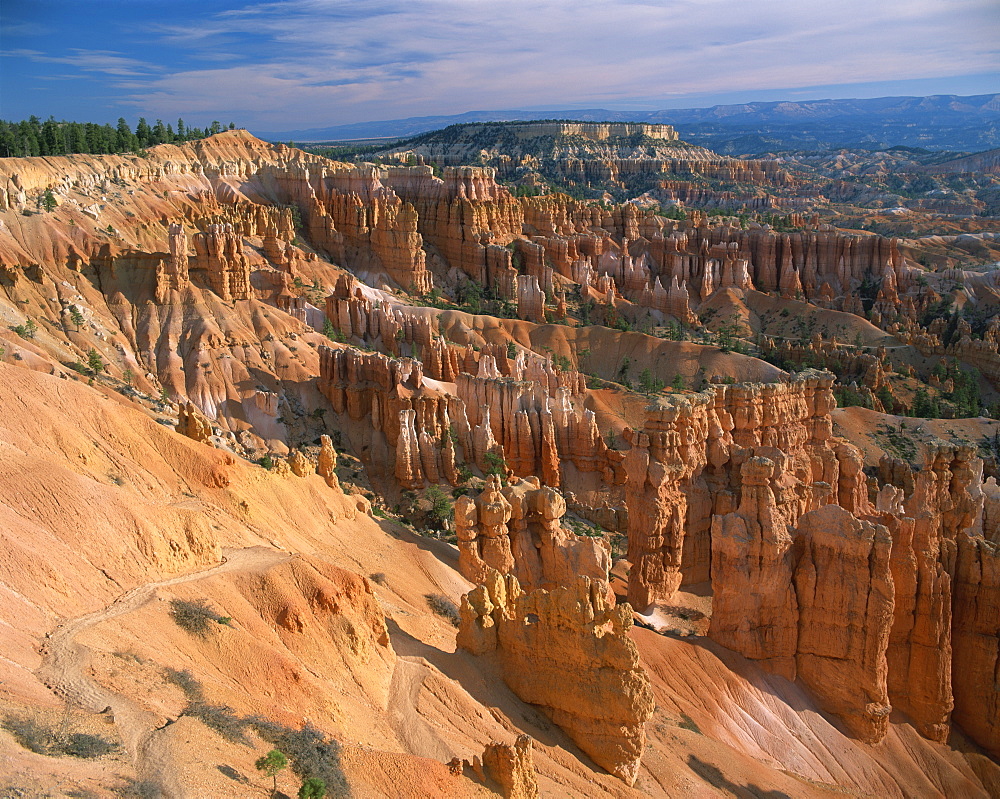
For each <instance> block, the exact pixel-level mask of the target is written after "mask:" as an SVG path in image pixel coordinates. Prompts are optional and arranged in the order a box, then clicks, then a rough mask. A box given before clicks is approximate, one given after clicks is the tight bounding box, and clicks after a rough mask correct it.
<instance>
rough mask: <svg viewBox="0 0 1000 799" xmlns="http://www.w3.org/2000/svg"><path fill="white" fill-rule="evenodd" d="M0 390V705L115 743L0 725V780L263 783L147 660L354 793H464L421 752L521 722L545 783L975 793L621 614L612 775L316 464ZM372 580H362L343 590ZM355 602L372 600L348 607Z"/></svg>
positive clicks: (64, 395) (908, 754)
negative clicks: (181, 623)
mask: <svg viewBox="0 0 1000 799" xmlns="http://www.w3.org/2000/svg"><path fill="white" fill-rule="evenodd" d="M0 383H2V385H3V386H4V390H3V391H2V392H0V481H2V483H0V484H2V485H3V486H4V491H3V493H2V495H0V519H2V524H0V569H2V571H0V627H2V629H3V631H4V635H3V641H4V646H3V652H2V655H3V658H2V659H0V681H2V682H0V711H2V712H4V713H6V712H11V711H13V712H17V713H37V712H39V711H38V710H37V709H38V708H40V707H44V706H48V707H52V708H54V709H55V710H54V712H58V708H59V706H60V700H59V699H58V698H57V697H56V696H55V695H54V694H53V693H52V692H51V691H50V690H49V689H48V688H46V686H45V683H46V682H48V683H51V684H52V685H56V686H61V687H62V690H63V692H64V694H66V695H69V696H70V697H72V698H74V699H75V700H77V701H80V702H82V703H83V704H84V705H85V706H86V707H87V709H88V710H90V711H100V710H103V709H104V708H105V707H107V706H110V707H111V708H112V712H111V714H105V716H101V715H94V716H91V717H90V718H91V719H92V720H93V722H92V723H93V724H102V723H103V721H102V719H106V716H107V715H113V717H114V721H115V727H114V728H110V727H107V725H105V729H107V730H109V732H108V733H107V734H108V735H113V737H114V736H117V737H118V738H119V739H120V740H121V741H122V743H123V744H124V746H125V752H126V753H127V755H128V757H118V758H117V759H116V758H114V757H108V758H107V759H106V760H102V761H99V762H95V763H81V762H78V761H74V760H72V759H68V758H61V759H55V758H43V757H40V756H36V755H30V754H28V753H26V752H25V751H24V750H22V749H20V747H18V746H17V745H16V744H15V743H14V742H13V740H12V739H11V738H10V736H9V735H8V734H6V733H0V786H15V787H16V786H18V785H20V786H22V787H25V786H27V787H30V788H31V789H32V790H36V791H48V792H50V793H52V794H53V795H68V794H67V793H66V792H67V791H70V790H81V789H82V788H84V787H86V788H87V789H88V790H91V791H94V792H96V793H97V795H113V794H114V793H115V792H116V791H119V792H120V790H121V786H122V784H123V782H122V781H123V780H124V779H125V778H127V777H129V776H131V777H148V776H153V777H156V778H158V779H160V781H161V783H162V784H163V785H164V787H167V788H170V789H171V790H170V791H169V795H171V796H189V797H195V796H209V795H210V796H234V797H235V796H246V795H252V794H254V793H255V792H256V791H263V790H264V788H265V785H264V782H263V781H262V780H261V779H260V777H259V775H258V774H257V772H256V771H255V770H254V769H253V760H254V759H255V757H257V756H259V754H261V753H262V752H263V751H266V749H267V748H269V747H268V745H267V744H266V743H264V742H262V741H260V740H259V739H257V738H256V737H255V736H251V737H250V739H249V743H250V744H251V745H250V746H245V745H242V744H238V743H232V742H229V741H227V740H225V739H224V738H222V737H220V736H219V735H218V734H217V733H215V732H213V731H211V730H210V729H209V728H207V727H206V726H205V725H204V724H203V723H202V722H201V721H199V720H197V719H196V718H193V717H191V716H188V715H182V712H183V710H184V708H185V705H186V700H185V697H184V695H183V694H182V693H181V691H180V689H179V688H178V687H177V686H176V685H174V684H172V683H170V682H169V681H168V680H167V679H166V677H165V667H170V668H173V669H186V670H188V671H190V673H191V674H192V676H193V677H194V678H195V679H196V680H198V682H199V683H200V684H201V686H202V687H203V689H204V690H205V692H206V696H208V697H210V700H211V701H212V702H213V703H216V704H224V705H228V706H230V707H231V708H233V711H234V713H236V714H238V715H245V714H250V713H260V714H263V715H265V716H268V717H270V718H273V719H275V720H278V721H280V722H282V723H285V724H289V725H291V726H298V725H301V724H303V723H305V722H306V721H309V722H310V723H313V724H315V725H317V726H318V727H319V728H320V729H322V730H324V731H325V732H327V733H328V734H330V735H332V736H334V737H336V738H337V739H338V740H339V741H340V742H341V743H342V744H343V745H344V754H343V767H344V770H345V774H346V775H347V777H348V780H349V782H350V784H351V786H352V790H353V792H354V795H355V796H359V797H360V796H372V797H374V796H413V797H417V796H482V795H485V793H484V792H486V789H485V788H484V787H483V786H480V785H477V784H476V783H474V782H472V781H471V780H469V779H467V778H464V777H458V776H455V775H454V774H452V773H451V772H450V771H449V770H448V769H447V768H446V766H445V765H444V764H445V762H446V761H448V760H450V759H451V758H452V757H456V756H457V757H461V758H466V759H471V758H472V757H473V756H475V755H478V754H480V753H481V752H482V749H483V747H484V746H485V745H486V744H487V743H488V742H489V741H491V740H503V741H508V742H509V741H512V740H513V739H514V737H515V735H516V734H518V733H519V732H521V731H524V732H527V733H528V734H529V735H531V736H532V737H533V738H534V739H535V741H536V744H535V747H536V752H535V761H536V764H537V766H538V769H539V784H540V786H541V788H542V792H543V795H545V796H553V797H555V796H559V797H562V796H613V797H627V796H638V795H641V794H645V795H652V796H688V795H693V796H725V795H739V796H743V795H754V794H753V792H754V791H778V792H780V793H779V794H776V795H782V794H783V795H787V796H811V795H828V794H829V793H830V791H831V790H838V791H846V792H847V793H848V794H849V795H850V794H854V795H872V794H878V795H887V796H892V795H903V794H902V793H901V792H900V791H899V790H898V788H896V787H895V786H898V785H899V784H902V783H903V782H904V781H906V782H907V783H908V784H912V785H918V786H920V789H921V792H922V795H930V796H933V795H968V796H977V795H983V793H982V791H981V789H980V788H979V782H978V779H977V777H976V774H975V772H973V770H972V766H970V765H968V764H967V763H966V761H965V760H963V758H962V756H960V755H958V754H956V753H955V752H954V751H951V750H947V749H946V748H944V747H940V746H936V745H932V744H929V743H927V742H926V741H923V740H922V739H919V738H917V736H916V735H915V734H914V733H913V731H912V730H911V729H910V728H909V727H908V726H907V725H906V724H905V723H901V724H899V725H897V726H895V727H894V730H893V733H892V735H891V736H890V738H889V739H888V740H887V741H886V743H885V744H883V745H881V746H880V747H874V748H873V747H863V746H859V745H856V744H853V743H852V742H850V741H848V740H847V739H846V738H844V737H843V736H841V735H839V733H837V732H836V729H835V727H834V726H833V725H832V724H831V723H830V721H829V720H828V719H826V718H825V717H823V716H822V715H821V714H820V713H818V712H817V711H816V710H815V708H814V707H813V705H812V704H811V703H810V702H809V700H808V699H807V697H805V695H804V694H803V693H802V692H801V691H800V690H799V689H798V688H797V687H796V686H794V685H789V684H787V683H782V682H781V681H779V680H775V679H774V678H768V677H766V676H763V675H761V674H760V673H757V672H755V671H754V670H753V669H752V668H750V667H749V666H748V665H747V664H746V663H745V662H741V661H740V660H739V659H738V658H735V657H734V656H732V655H730V654H727V653H725V652H724V651H721V650H718V649H713V648H710V647H708V646H706V645H705V643H704V641H703V640H701V639H697V640H695V642H693V643H692V642H691V641H687V640H677V639H671V638H667V637H664V636H661V635H657V634H655V633H652V632H650V631H646V630H640V629H636V630H634V635H635V639H636V641H637V643H638V644H639V646H640V650H641V652H642V656H643V660H644V663H645V665H646V668H647V669H648V670H649V672H650V674H651V676H652V679H653V681H654V687H655V691H656V696H657V705H658V710H657V713H656V716H655V717H654V719H653V721H652V722H651V723H650V725H649V746H648V748H647V752H646V755H645V757H644V759H643V767H642V771H641V773H640V776H639V780H638V782H637V785H636V789H635V790H632V789H628V788H626V787H625V786H624V785H623V784H622V783H620V782H619V781H617V780H615V779H614V778H612V777H611V776H610V775H608V774H604V773H599V772H597V771H596V770H595V768H594V766H593V764H592V763H591V762H590V761H589V760H588V759H587V758H586V757H585V756H584V755H582V754H581V753H580V752H579V750H577V749H576V747H575V746H573V745H572V743H571V742H570V741H569V740H568V739H567V738H566V736H565V735H564V734H563V733H562V732H561V731H560V730H559V729H558V728H556V727H555V726H554V725H552V724H551V723H550V722H548V721H547V720H546V719H545V718H544V716H542V715H541V714H540V713H539V712H538V711H537V710H535V709H534V708H531V707H529V706H526V705H525V704H524V703H522V702H520V701H519V700H518V699H517V698H516V697H515V696H514V695H513V694H512V693H511V692H510V691H509V690H508V689H507V688H506V687H505V686H504V685H503V683H502V681H500V680H499V678H498V676H497V673H496V671H495V668H494V667H493V666H492V665H491V664H490V663H489V662H488V661H487V660H484V659H480V658H475V657H472V656H470V655H468V654H466V653H463V652H456V651H455V631H454V628H453V627H451V626H450V625H449V624H448V623H447V622H446V621H444V620H443V619H441V618H439V617H437V616H434V615H433V614H431V613H430V612H429V611H428V609H427V605H426V601H425V599H424V596H425V595H426V594H429V593H440V594H444V595H445V596H448V597H450V598H451V599H453V600H456V601H457V600H458V598H459V597H460V596H461V594H462V593H463V592H464V591H466V590H468V584H467V583H466V582H465V581H464V580H463V579H462V578H461V577H460V576H459V575H458V573H457V571H456V570H455V550H454V548H452V547H450V546H449V545H446V544H443V543H441V542H437V541H434V540H431V539H425V538H419V537H415V536H413V535H412V534H410V533H408V532H406V531H405V530H403V529H402V528H398V527H396V526H395V525H393V524H390V523H387V522H378V521H377V520H374V519H372V518H370V517H368V516H366V515H364V514H361V513H359V512H358V510H357V503H356V500H353V499H351V498H349V497H346V496H344V495H343V494H341V493H340V492H339V491H335V490H333V489H330V488H329V487H328V486H326V484H325V483H324V482H323V481H322V480H321V479H320V478H319V477H317V476H313V477H309V478H298V477H294V476H287V477H282V476H278V475H276V474H273V473H270V472H267V471H265V470H263V469H261V468H260V467H257V466H254V465H251V464H248V463H246V462H244V461H241V460H239V459H237V458H234V457H233V456H231V455H229V454H227V453H225V452H221V451H219V450H214V449H211V448H209V447H207V446H204V445H200V444H196V443H194V442H191V441H189V440H188V439H185V438H183V437H181V436H179V435H177V434H176V433H174V432H173V431H171V430H170V429H168V428H165V427H164V426H162V425H160V424H157V423H156V422H155V421H153V420H152V419H150V418H149V417H148V416H147V415H145V414H144V413H142V412H140V411H138V410H136V409H134V407H132V406H131V405H130V404H129V403H128V401H126V400H124V399H122V398H120V397H117V395H105V394H103V393H102V392H100V391H98V390H97V389H96V388H90V387H88V386H86V385H85V384H84V383H82V382H78V381H74V380H69V379H62V378H59V377H56V376H52V375H46V374H41V373H38V372H34V371H31V370H28V369H23V368H15V367H12V366H7V365H0ZM223 556H226V557H227V558H228V560H227V562H226V563H225V565H222V566H220V563H221V561H222V558H223ZM343 570H346V571H343ZM351 573H353V574H354V575H361V576H362V577H354V576H352V575H351ZM374 573H381V575H384V577H380V578H379V579H380V583H374V582H370V581H367V580H365V579H363V578H364V576H366V575H370V574H374ZM369 591H370V592H371V593H370V594H368V593H367V592H369ZM324 592H326V593H324ZM358 592H360V593H358ZM318 595H324V596H336V597H342V598H341V599H338V600H337V601H336V602H335V603H334V604H335V605H338V607H340V610H338V611H337V612H332V611H329V609H327V610H325V611H323V612H320V610H318V609H317V605H316V602H315V597H316V596H318ZM363 595H368V596H369V597H370V602H371V607H373V608H377V609H378V610H380V611H381V612H380V613H377V614H376V616H372V615H371V613H370V612H368V611H363V608H364V607H365V604H364V602H361V604H360V605H359V604H358V602H360V601H361V600H362V599H363ZM352 597H353V598H352ZM173 598H186V599H195V598H205V599H206V600H208V601H209V602H210V603H211V605H212V607H214V608H216V609H218V610H219V612H220V613H222V614H224V615H226V616H230V617H232V623H231V625H230V626H226V627H223V626H221V625H220V626H219V627H218V629H217V630H213V632H212V633H211V634H210V635H209V636H207V637H205V638H199V637H196V636H192V635H191V634H189V633H186V632H184V631H183V630H181V629H180V628H179V627H178V626H177V625H176V624H175V623H174V622H173V621H172V620H171V617H170V602H169V600H171V599H173ZM366 601H368V600H366ZM338 603H339V604H338ZM375 603H377V604H375ZM321 604H322V603H321ZM327 605H329V602H328V603H327ZM352 608H354V609H353V610H352ZM358 608H361V610H359V609H358ZM382 614H384V616H385V622H384V625H385V626H384V627H382V626H381V625H382V624H383V622H382V621H381V617H382ZM376 617H377V618H376ZM380 629H381V630H382V631H383V632H381V633H380V632H379V630H380ZM366 630H367V632H366ZM46 636H49V637H48V638H46ZM568 678H570V677H568ZM685 716H686V717H687V718H688V719H690V720H691V722H692V723H688V721H687V720H686V719H685ZM696 729H697V730H698V731H696ZM115 730H116V731H117V732H115ZM981 765H982V764H980V766H981ZM980 770H982V769H980ZM923 775H926V776H923ZM283 780H284V781H283V782H282V783H281V788H282V790H284V791H285V792H286V793H288V794H290V795H291V794H293V793H294V791H295V789H296V787H297V786H296V784H295V781H294V778H293V777H292V776H291V775H288V776H286V777H284V778H283ZM831 784H836V785H839V786H840V787H839V788H836V789H834V788H832V787H831ZM102 786H103V788H102ZM115 786H118V787H117V788H116V787H115ZM102 791H103V794H102ZM60 792H61V793H60ZM109 792H110V793H109ZM910 795H913V794H910Z"/></svg>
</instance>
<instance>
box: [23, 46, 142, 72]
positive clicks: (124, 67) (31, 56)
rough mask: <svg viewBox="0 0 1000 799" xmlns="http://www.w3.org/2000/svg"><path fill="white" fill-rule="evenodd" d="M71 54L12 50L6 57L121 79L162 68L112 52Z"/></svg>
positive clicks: (75, 50)
mask: <svg viewBox="0 0 1000 799" xmlns="http://www.w3.org/2000/svg"><path fill="white" fill-rule="evenodd" d="M70 53H71V54H70V55H61V56H53V55H48V54H46V53H42V52H39V51H37V50H10V51H7V52H5V53H4V55H6V56H8V57H20V58H25V59H27V60H28V61H35V62H39V63H45V64H66V65H68V66H71V67H76V68H77V69H81V70H83V71H85V72H100V73H103V74H105V75H115V76H120V77H126V76H139V75H150V74H152V73H155V72H159V71H161V67H159V66H157V65H155V64H149V63H146V62H144V61H139V60H137V59H135V58H127V57H126V56H123V55H121V54H120V53H116V52H113V51H111V50H81V49H74V50H71V51H70Z"/></svg>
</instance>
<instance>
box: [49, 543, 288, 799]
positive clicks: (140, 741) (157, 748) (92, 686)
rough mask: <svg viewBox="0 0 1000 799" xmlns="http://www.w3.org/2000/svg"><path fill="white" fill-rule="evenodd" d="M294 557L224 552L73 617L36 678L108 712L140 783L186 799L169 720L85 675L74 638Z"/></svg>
mask: <svg viewBox="0 0 1000 799" xmlns="http://www.w3.org/2000/svg"><path fill="white" fill-rule="evenodd" d="M293 557H294V555H293V554H291V553H289V552H284V551H280V550H277V549H271V548H269V547H262V546H257V547H248V548H246V549H235V550H224V551H223V559H222V562H221V563H219V564H217V565H215V566H212V567H210V568H208V569H204V570H202V571H198V572H192V573H191V574H184V575H180V576H178V577H171V578H169V579H166V580H158V581H156V582H151V583H145V584H144V585H140V586H137V587H136V588H133V589H132V590H130V591H128V592H126V593H125V594H122V596H120V597H119V598H118V599H116V600H115V601H114V602H112V603H111V604H110V605H108V606H107V607H105V608H103V609H101V610H97V611H94V612H92V613H88V614H86V615H85V616H80V617H78V618H76V619H69V620H67V621H65V622H63V623H62V624H60V625H59V626H58V627H56V629H55V630H54V631H53V632H52V633H51V634H50V635H49V637H48V639H47V640H46V642H45V645H44V647H43V648H42V658H43V660H42V665H41V666H40V667H39V668H38V670H37V671H36V672H35V674H36V676H37V677H38V678H39V679H40V680H41V681H42V682H43V683H44V684H45V685H47V686H48V687H49V688H51V689H52V690H53V691H55V692H56V693H57V694H59V695H60V696H62V697H64V698H65V699H66V701H67V702H71V703H73V704H76V705H79V706H81V707H83V708H84V709H86V710H89V711H90V712H92V713H102V712H110V713H111V714H112V715H113V718H114V721H115V725H116V726H117V728H118V731H119V734H120V735H121V738H122V741H123V742H124V744H125V747H126V749H127V750H128V752H129V754H130V755H131V756H132V761H133V763H134V765H135V769H136V773H137V774H138V777H139V779H140V780H143V781H148V782H153V783H155V784H156V785H157V786H159V789H160V791H161V795H162V796H164V797H167V798H168V799H184V796H185V792H184V789H183V786H182V785H181V782H180V780H179V779H178V777H177V774H178V769H177V768H175V767H174V765H173V763H172V762H171V757H170V747H169V745H168V744H167V742H166V741H165V740H164V737H165V736H164V735H163V734H162V730H163V729H165V727H166V726H168V725H169V724H170V723H171V722H168V723H167V725H163V726H158V724H159V721H160V717H159V716H157V715H156V714H154V713H151V712H149V711H146V710H143V709H142V708H141V707H140V706H139V704H138V703H136V702H134V701H132V700H131V699H129V698H128V697H126V696H123V695H122V694H118V693H115V692H113V691H109V690H108V689H107V688H104V687H103V686H101V685H99V684H98V683H97V682H95V681H94V680H92V679H91V678H90V677H89V676H88V675H87V666H88V665H89V661H90V650H89V649H87V648H86V647H85V646H83V645H81V644H78V643H77V642H76V638H77V636H78V635H80V634H81V633H83V632H85V631H87V630H89V629H90V628H91V627H95V626H96V625H98V624H102V623H104V622H106V621H109V620H111V619H115V618H118V617H119V616H124V615H125V614H126V613H131V612H132V611H135V610H138V609H139V608H141V607H143V606H144V605H146V604H147V603H148V602H150V601H151V600H153V599H154V598H155V597H156V592H157V590H158V589H160V588H167V587H169V586H173V585H180V584H182V583H190V582H195V581H197V580H203V579H205V578H206V577H213V576H215V575H217V574H225V573H227V572H240V571H266V570H267V569H270V568H271V567H273V566H276V565H278V564H280V563H284V562H285V561H287V560H290V559H291V558H293Z"/></svg>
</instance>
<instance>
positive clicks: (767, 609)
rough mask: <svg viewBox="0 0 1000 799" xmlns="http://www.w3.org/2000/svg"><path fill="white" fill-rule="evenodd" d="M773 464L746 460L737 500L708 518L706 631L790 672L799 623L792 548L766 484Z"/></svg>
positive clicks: (772, 474) (753, 657) (792, 676)
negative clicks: (722, 512) (737, 503)
mask: <svg viewBox="0 0 1000 799" xmlns="http://www.w3.org/2000/svg"><path fill="white" fill-rule="evenodd" d="M776 471H777V468H776V465H775V463H774V462H773V461H770V460H768V459H767V458H764V457H760V456H757V457H753V458H751V459H750V460H748V461H746V462H745V463H744V464H743V466H742V468H741V478H742V498H741V500H740V506H739V508H738V509H737V510H736V511H735V512H734V513H729V514H726V515H724V516H715V517H713V519H712V597H713V598H712V620H711V626H710V627H709V635H710V636H711V637H712V638H713V639H714V640H715V641H718V642H719V643H720V644H722V645H723V646H726V647H728V648H730V649H732V650H735V651H736V652H739V653H740V654H741V655H743V656H744V657H747V658H750V659H751V660H756V661H759V662H760V663H761V665H763V666H764V667H765V668H767V669H769V670H770V671H773V672H775V673H776V674H780V675H781V676H783V677H785V678H787V679H789V680H794V679H795V672H796V663H795V656H796V652H797V648H798V626H799V607H798V601H797V600H796V596H795V587H794V585H793V583H792V575H793V574H794V571H795V562H796V557H795V556H796V552H795V551H794V550H793V541H792V535H791V532H790V530H789V528H788V524H787V522H786V521H785V519H784V518H783V517H782V516H781V514H780V513H779V512H778V507H777V504H776V502H775V497H774V491H773V489H772V487H771V485H772V481H773V480H774V478H775V476H776V474H775V473H776Z"/></svg>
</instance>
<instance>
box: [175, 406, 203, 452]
mask: <svg viewBox="0 0 1000 799" xmlns="http://www.w3.org/2000/svg"><path fill="white" fill-rule="evenodd" d="M175 429H176V430H177V432H178V433H180V434H181V435H182V436H187V437H188V438H193V439H194V440H195V441H200V442H201V443H202V444H210V443H211V439H212V423H211V422H209V421H208V419H206V418H205V417H204V416H202V414H201V411H199V410H198V409H197V408H196V407H195V406H194V404H193V403H190V402H185V403H184V404H183V405H181V406H180V407H179V408H178V409H177V427H176V428H175Z"/></svg>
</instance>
